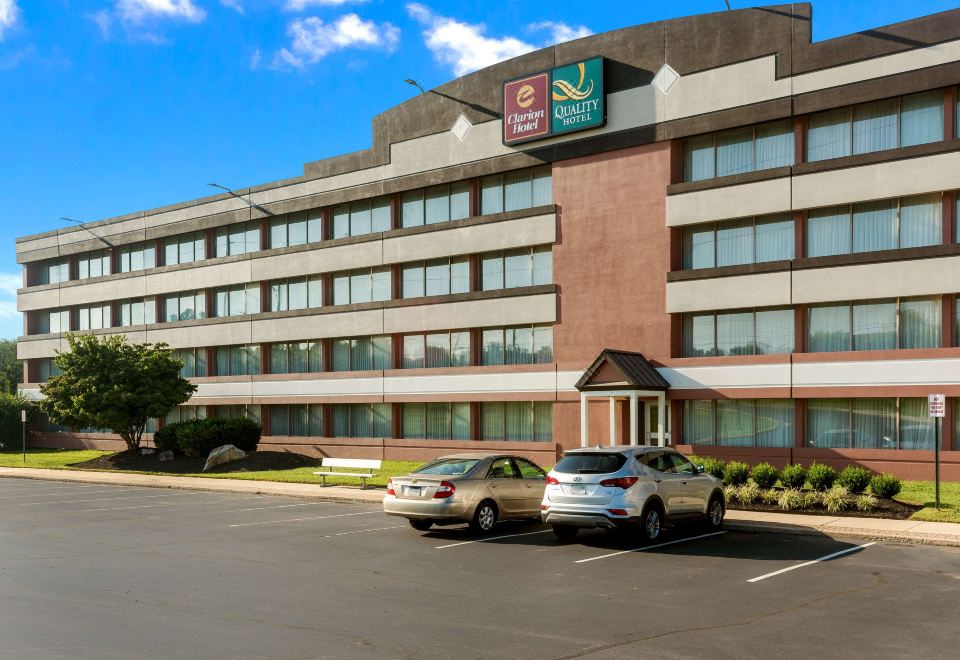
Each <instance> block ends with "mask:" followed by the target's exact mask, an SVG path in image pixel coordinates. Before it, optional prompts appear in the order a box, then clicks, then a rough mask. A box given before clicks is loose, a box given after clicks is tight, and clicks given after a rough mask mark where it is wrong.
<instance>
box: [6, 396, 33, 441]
mask: <svg viewBox="0 0 960 660" xmlns="http://www.w3.org/2000/svg"><path fill="white" fill-rule="evenodd" d="M21 410H26V411H27V420H28V421H29V419H30V417H31V416H32V413H33V410H34V404H33V402H32V401H30V400H28V399H25V398H24V397H23V396H21V395H19V394H11V393H10V392H0V449H3V450H10V449H14V448H15V449H20V442H21V437H20V436H21V433H22V429H21V426H20V411H21Z"/></svg>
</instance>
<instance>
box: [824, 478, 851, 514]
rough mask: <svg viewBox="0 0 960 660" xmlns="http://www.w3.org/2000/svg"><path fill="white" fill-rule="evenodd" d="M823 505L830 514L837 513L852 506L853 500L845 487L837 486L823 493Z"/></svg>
mask: <svg viewBox="0 0 960 660" xmlns="http://www.w3.org/2000/svg"><path fill="white" fill-rule="evenodd" d="M823 505H824V506H825V507H826V508H827V511H829V512H830V513H839V512H840V511H846V510H847V509H849V508H850V507H851V506H853V498H852V497H850V491H849V490H847V488H846V487H845V486H841V485H839V484H838V485H836V486H831V487H830V489H829V490H827V491H826V492H824V493H823Z"/></svg>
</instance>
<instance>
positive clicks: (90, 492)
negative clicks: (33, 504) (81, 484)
mask: <svg viewBox="0 0 960 660" xmlns="http://www.w3.org/2000/svg"><path fill="white" fill-rule="evenodd" d="M137 490H142V489H139V488H138V489H137ZM122 491H123V489H122V488H111V489H109V490H88V491H84V493H83V494H84V495H93V494H95V493H116V492H122ZM57 496H60V497H63V492H62V489H61V490H59V491H58V492H55V493H20V494H19V495H2V496H0V503H3V501H5V500H15V499H22V498H24V497H57ZM13 504H16V502H13Z"/></svg>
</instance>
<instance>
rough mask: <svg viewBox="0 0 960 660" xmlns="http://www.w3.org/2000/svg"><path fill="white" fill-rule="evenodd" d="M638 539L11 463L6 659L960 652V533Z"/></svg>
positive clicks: (4, 573) (3, 483) (2, 504)
mask: <svg viewBox="0 0 960 660" xmlns="http://www.w3.org/2000/svg"><path fill="white" fill-rule="evenodd" d="M635 550H637V546H636V543H635V542H633V541H631V540H630V539H629V538H625V537H622V536H615V535H610V534H605V533H600V532H596V533H594V532H589V533H581V535H580V536H579V537H578V539H577V540H576V541H575V542H573V543H561V542H558V541H556V540H555V539H554V538H553V535H552V534H551V533H550V531H549V530H548V529H547V528H545V527H543V526H541V525H538V524H509V525H501V526H500V527H498V529H497V530H496V532H495V534H494V535H493V536H491V537H489V538H487V539H483V540H481V539H480V538H478V537H475V536H473V535H471V534H470V532H469V531H468V530H467V529H466V528H465V527H450V528H440V529H436V528H435V529H434V530H432V531H430V532H426V533H420V532H415V531H414V530H412V529H411V528H410V527H409V526H408V525H407V524H406V521H404V520H402V519H398V518H390V517H387V516H385V515H383V514H382V513H381V512H380V510H379V508H377V507H375V506H368V505H350V504H334V503H319V502H310V501H305V500H297V499H292V498H283V497H275V496H260V495H240V494H230V493H206V492H193V491H181V490H165V489H151V488H133V487H122V486H100V485H79V484H66V483H53V482H41V481H29V480H21V479H0V657H4V658H6V657H10V658H20V657H30V658H60V657H89V658H93V657H96V658H114V657H116V658H119V657H123V658H127V657H139V658H154V657H157V658H159V657H174V656H179V657H196V658H218V657H297V658H299V657H375V656H379V657H388V658H394V657H412V658H419V657H430V658H481V657H490V658H500V657H514V658H564V657H590V658H614V657H626V656H631V657H637V656H653V655H656V656H659V657H668V658H670V657H711V658H717V657H729V658H735V657H736V658H740V657H771V656H777V657H781V658H800V657H804V658H807V657H815V656H821V657H857V656H860V657H862V656H867V655H870V656H873V657H902V656H906V655H911V656H916V657H928V658H935V657H956V656H955V653H956V648H955V644H956V617H957V612H958V611H960V549H954V548H939V547H931V546H911V545H891V544H883V543H876V544H872V545H869V544H868V543H867V542H864V541H854V540H851V541H838V540H833V539H829V538H825V537H809V536H806V537H801V536H788V535H778V534H747V533H738V532H733V531H730V532H721V533H719V534H714V535H706V534H705V533H704V532H703V531H702V530H701V529H698V528H696V527H689V528H681V529H676V530H672V532H671V533H670V534H669V535H668V536H667V537H666V538H664V540H663V543H662V544H660V545H658V546H653V547H650V548H646V549H642V550H639V551H635ZM823 558H828V559H826V560H824V561H815V560H818V559H823Z"/></svg>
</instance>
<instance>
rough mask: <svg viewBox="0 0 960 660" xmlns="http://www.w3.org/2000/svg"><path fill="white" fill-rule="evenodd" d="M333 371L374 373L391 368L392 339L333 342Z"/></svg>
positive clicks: (371, 338) (339, 340)
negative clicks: (374, 371)
mask: <svg viewBox="0 0 960 660" xmlns="http://www.w3.org/2000/svg"><path fill="white" fill-rule="evenodd" d="M332 342H333V343H332V351H331V352H332V360H333V365H332V366H333V369H332V370H333V371H373V370H382V369H389V368H390V366H391V353H392V352H391V339H390V337H389V336H385V337H357V338H353V339H334V340H332Z"/></svg>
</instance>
